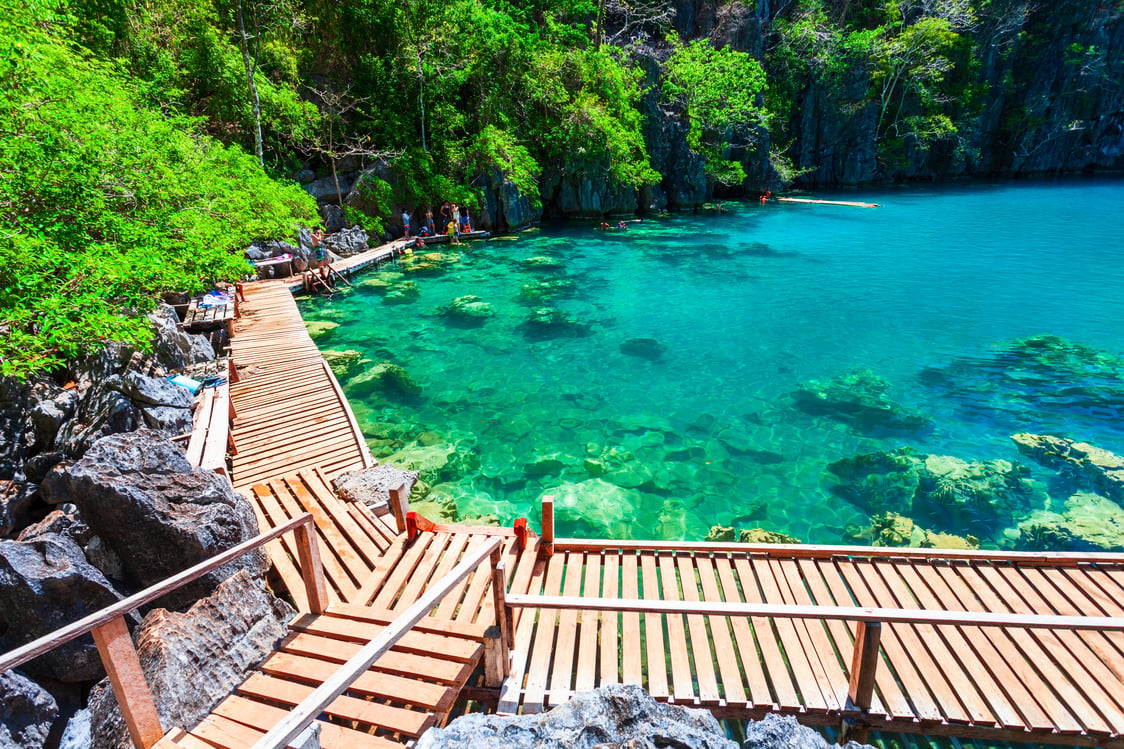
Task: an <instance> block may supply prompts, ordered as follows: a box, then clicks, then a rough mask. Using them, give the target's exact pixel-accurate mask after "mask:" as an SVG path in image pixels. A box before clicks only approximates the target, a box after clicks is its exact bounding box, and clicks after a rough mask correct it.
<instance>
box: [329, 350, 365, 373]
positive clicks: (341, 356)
mask: <svg viewBox="0 0 1124 749" xmlns="http://www.w3.org/2000/svg"><path fill="white" fill-rule="evenodd" d="M320 355H321V356H323V357H324V361H326V362H328V366H329V367H331V368H332V372H334V373H335V375H336V377H342V378H347V377H348V376H350V375H351V373H352V372H353V371H355V370H356V369H358V368H359V367H360V366H361V365H362V363H363V362H364V361H366V362H367V363H368V364H370V360H365V359H363V352H361V351H356V350H355V349H347V350H345V351H339V350H336V349H328V350H326V351H321V352H320Z"/></svg>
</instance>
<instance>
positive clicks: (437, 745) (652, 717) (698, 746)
mask: <svg viewBox="0 0 1124 749" xmlns="http://www.w3.org/2000/svg"><path fill="white" fill-rule="evenodd" d="M593 747H618V748H619V749H624V748H625V747H629V748H630V749H657V747H658V748H660V749H662V748H663V747H676V748H677V749H737V744H736V743H735V742H733V741H730V740H729V739H727V738H726V734H725V731H723V730H722V727H721V726H720V725H719V723H718V721H717V720H715V718H714V716H713V715H711V714H710V713H709V712H707V711H705V710H691V709H688V708H684V707H679V706H676V705H666V704H663V703H660V702H656V701H655V700H654V699H652V697H651V696H649V695H648V693H647V692H645V691H644V690H643V689H641V688H640V687H638V686H635V685H631V684H611V685H609V686H605V687H602V688H601V689H598V690H596V691H594V692H587V693H585V694H580V695H578V696H576V697H574V698H573V699H572V700H570V701H569V702H567V703H566V704H564V705H560V706H559V707H556V708H554V709H553V710H551V711H549V712H547V713H543V714H540V715H520V716H510V717H508V716H496V715H484V714H482V713H472V714H469V715H465V716H463V717H461V718H458V719H456V720H455V721H453V722H452V723H450V724H449V725H448V726H446V727H445V728H433V729H430V730H429V731H427V732H426V733H424V734H423V735H422V737H421V738H420V739H418V742H417V749H532V748H533V749H593Z"/></svg>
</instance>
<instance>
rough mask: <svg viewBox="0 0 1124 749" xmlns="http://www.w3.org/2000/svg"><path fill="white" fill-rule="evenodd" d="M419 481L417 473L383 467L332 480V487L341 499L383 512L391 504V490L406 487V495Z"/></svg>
mask: <svg viewBox="0 0 1124 749" xmlns="http://www.w3.org/2000/svg"><path fill="white" fill-rule="evenodd" d="M417 481H418V472H417V471H404V470H402V469H400V468H395V467H394V466H389V465H381V466H375V467H374V468H364V469H363V470H360V471H348V472H347V473H343V474H340V475H339V476H336V477H335V478H334V479H332V487H333V488H334V489H335V490H336V493H337V494H339V496H340V498H341V499H344V500H346V501H348V502H358V503H360V504H364V505H366V506H367V507H370V508H371V509H372V510H379V511H381V510H383V509H386V508H387V506H388V502H390V490H391V489H397V488H398V487H399V486H402V485H403V484H405V485H406V495H407V496H409V493H410V490H411V489H413V487H414V484H416V483H417Z"/></svg>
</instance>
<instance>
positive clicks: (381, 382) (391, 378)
mask: <svg viewBox="0 0 1124 749" xmlns="http://www.w3.org/2000/svg"><path fill="white" fill-rule="evenodd" d="M375 388H382V389H383V390H386V391H388V392H390V393H397V394H399V395H411V396H412V395H420V394H421V391H422V388H421V385H419V384H418V383H416V382H414V379H413V378H412V377H410V375H409V373H408V372H407V371H406V370H405V369H403V368H402V367H401V366H399V365H397V364H394V363H393V362H388V361H382V362H379V363H378V364H375V365H373V366H371V367H369V368H368V369H367V371H365V372H363V373H362V374H360V375H358V376H356V377H352V378H351V379H350V380H348V381H347V389H348V390H349V391H351V392H353V393H354V394H356V395H364V394H367V393H370V392H371V391H372V390H374V389H375Z"/></svg>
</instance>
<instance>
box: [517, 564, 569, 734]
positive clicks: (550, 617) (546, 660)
mask: <svg viewBox="0 0 1124 749" xmlns="http://www.w3.org/2000/svg"><path fill="white" fill-rule="evenodd" d="M565 567H566V555H565V554H555V555H554V556H552V557H551V558H550V562H549V563H548V564H547V573H546V582H545V583H544V584H543V595H558V593H560V592H561V591H562V576H563V574H564V572H565ZM557 616H558V615H557V612H555V611H540V612H539V613H538V621H537V623H536V626H535V628H534V642H533V645H532V649H531V656H530V662H529V664H528V666H527V686H526V687H525V688H524V691H523V712H524V713H540V712H542V711H543V708H544V706H545V705H546V685H547V678H548V677H549V669H550V662H551V655H552V654H553V653H554V625H555V622H556V621H557ZM533 620H534V617H533V616H528V617H526V618H525V621H533ZM517 644H518V642H517Z"/></svg>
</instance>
